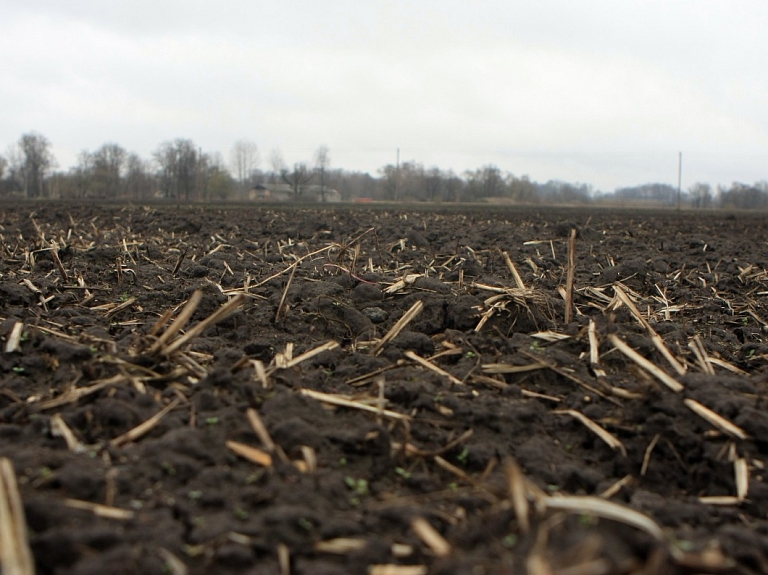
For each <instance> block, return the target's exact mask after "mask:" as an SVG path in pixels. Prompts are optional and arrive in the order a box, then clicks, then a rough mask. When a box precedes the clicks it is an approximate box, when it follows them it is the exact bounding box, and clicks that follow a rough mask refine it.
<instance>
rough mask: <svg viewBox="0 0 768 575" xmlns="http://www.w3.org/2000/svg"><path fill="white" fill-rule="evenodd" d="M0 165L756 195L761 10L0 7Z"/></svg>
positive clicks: (505, 2) (765, 160)
mask: <svg viewBox="0 0 768 575" xmlns="http://www.w3.org/2000/svg"><path fill="white" fill-rule="evenodd" d="M0 21H1V22H2V24H1V26H0V27H1V29H2V30H1V31H0V154H4V153H5V151H6V150H7V149H8V146H9V145H11V144H13V143H14V142H16V141H17V140H18V139H19V137H20V136H21V134H23V133H26V132H29V131H36V132H39V133H41V134H43V135H45V136H46V137H47V138H48V139H49V140H50V141H51V142H52V144H53V149H54V153H55V155H56V157H57V159H58V161H59V165H60V168H62V169H66V168H68V167H70V166H72V165H73V164H75V163H76V158H77V154H78V152H79V151H81V150H83V149H87V150H91V151H93V150H95V149H96V148H98V147H99V146H101V145H102V144H104V143H105V142H116V143H118V144H120V145H121V146H123V147H124V148H126V149H128V150H129V151H133V152H137V153H139V154H140V155H141V156H142V157H145V158H147V159H149V158H150V157H151V154H152V152H153V151H154V150H155V149H156V148H157V147H158V145H159V144H160V143H161V142H163V141H166V140H172V139H175V138H179V137H183V138H190V139H192V140H193V141H194V142H195V143H196V144H197V145H199V146H200V147H202V149H203V150H204V151H207V152H217V151H218V152H221V153H222V154H223V155H224V157H225V158H228V157H229V150H230V149H231V147H232V144H233V143H234V142H235V141H236V140H238V139H241V138H247V139H250V140H253V141H254V142H255V143H256V144H257V145H258V146H259V149H260V153H261V157H262V160H261V167H262V168H265V169H266V168H268V167H269V162H268V158H269V155H270V152H271V150H272V149H273V148H279V149H280V150H281V151H282V153H283V156H284V157H285V159H286V161H287V162H288V163H293V162H296V161H311V159H312V156H313V152H314V150H315V149H316V148H317V147H318V146H319V145H321V144H325V145H327V146H328V147H329V148H330V153H331V162H332V167H339V168H345V169H350V170H363V171H369V172H371V173H372V174H373V175H377V173H378V169H379V168H381V167H382V166H384V165H385V164H387V163H394V162H395V159H396V150H397V148H398V147H399V148H400V157H401V160H403V161H408V160H415V161H417V162H420V163H423V164H424V165H425V166H426V167H432V166H439V167H441V168H444V169H452V170H454V171H455V172H457V173H461V172H463V171H464V170H466V169H474V168H477V167H480V166H482V165H485V164H495V165H497V166H498V167H500V168H501V169H502V170H504V171H509V172H512V173H514V174H516V175H518V176H521V175H524V174H528V175H529V176H530V177H531V178H532V179H534V180H537V181H547V180H550V179H562V180H568V181H572V182H584V183H591V184H593V185H594V186H595V187H596V188H598V189H602V190H612V189H613V188H615V187H617V186H626V185H635V184H640V183H645V182H655V181H660V182H667V183H670V184H673V185H676V184H677V161H678V151H682V153H683V186H684V187H687V186H689V185H691V184H693V183H694V182H696V181H709V182H711V183H713V184H717V183H722V184H730V183H731V182H733V181H741V182H747V183H752V182H754V181H757V180H763V179H768V72H766V63H767V62H768V33H767V32H766V31H768V3H767V2H766V1H765V0H723V1H716V0H679V1H676V0H663V1H656V0H620V1H617V0H606V1H603V0H582V1H576V0H536V1H535V2H534V1H532V0H525V1H521V0H472V1H471V2H470V1H467V0H462V1H454V0H435V1H432V0H410V1H398V0H389V1H383V0H382V1H379V0H326V1H324V2H320V1H318V0H313V1H291V0H271V1H269V2H265V1H255V0H230V1H219V2H211V1H210V0H123V1H122V2H112V1H109V2H107V1H104V0H83V1H78V0H67V1H63V0H24V1H23V2H22V1H20V0H0Z"/></svg>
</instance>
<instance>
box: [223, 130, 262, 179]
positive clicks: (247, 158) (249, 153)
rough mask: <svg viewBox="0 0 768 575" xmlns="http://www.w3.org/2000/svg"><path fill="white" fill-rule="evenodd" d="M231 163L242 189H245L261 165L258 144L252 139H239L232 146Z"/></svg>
mask: <svg viewBox="0 0 768 575" xmlns="http://www.w3.org/2000/svg"><path fill="white" fill-rule="evenodd" d="M230 165H231V166H232V173H234V174H235V178H236V179H237V183H238V184H239V185H240V189H241V191H244V190H245V187H246V186H247V185H248V183H249V180H250V178H251V175H252V174H253V172H254V170H256V168H258V166H259V148H258V146H257V145H256V144H255V143H254V142H252V141H250V140H238V141H237V142H235V145H234V146H232V151H231V156H230ZM219 167H221V166H219Z"/></svg>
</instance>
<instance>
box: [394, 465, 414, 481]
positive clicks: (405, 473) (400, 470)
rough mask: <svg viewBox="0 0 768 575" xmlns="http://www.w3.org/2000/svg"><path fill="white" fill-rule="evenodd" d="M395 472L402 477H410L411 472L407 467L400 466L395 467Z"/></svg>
mask: <svg viewBox="0 0 768 575" xmlns="http://www.w3.org/2000/svg"><path fill="white" fill-rule="evenodd" d="M395 473H397V474H398V475H399V476H400V477H402V478H403V479H410V478H411V472H410V471H408V470H407V469H403V468H402V467H395Z"/></svg>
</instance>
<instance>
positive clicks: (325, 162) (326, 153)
mask: <svg viewBox="0 0 768 575" xmlns="http://www.w3.org/2000/svg"><path fill="white" fill-rule="evenodd" d="M330 166H331V151H330V150H329V149H328V146H326V145H325V144H323V145H322V146H320V147H319V148H317V150H315V171H316V172H317V175H318V177H319V178H320V201H321V202H323V203H325V201H326V192H327V190H326V183H327V176H328V168H330Z"/></svg>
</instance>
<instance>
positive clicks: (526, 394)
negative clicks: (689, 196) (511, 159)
mask: <svg viewBox="0 0 768 575" xmlns="http://www.w3.org/2000/svg"><path fill="white" fill-rule="evenodd" d="M766 238H768V219H766V217H765V216H760V215H755V214H735V215H734V214H731V215H728V214H722V213H719V214H695V213H692V212H690V213H686V212H683V213H682V214H679V213H675V212H670V213H662V212H641V213H630V212H619V211H599V210H592V211H590V210H585V209H579V210H564V209H563V210H552V209H543V208H541V209H533V208H525V209H522V208H521V209H517V210H512V209H509V210H504V209H493V210H490V209H486V210H484V209H478V208H469V209H467V210H465V211H459V210H458V209H454V210H443V211H437V212H428V211H418V210H406V209H403V210H399V209H378V210H377V209H365V210H363V209H346V208H340V209H338V210H325V209H299V208H270V207H253V206H251V207H243V206H241V207H226V208H219V207H210V206H209V207H200V206H182V207H176V206H148V207H147V206H112V205H98V204H95V205H87V204H85V205H83V204H78V205H75V204H71V205H70V204H26V205H24V204H21V205H12V206H8V205H6V206H0V345H2V350H0V351H2V353H0V458H2V459H0V463H2V465H0V472H1V473H0V522H1V524H0V529H1V530H2V531H3V532H4V534H5V537H4V540H3V542H2V543H0V549H1V550H2V551H3V553H2V554H0V559H1V560H2V567H3V573H5V572H6V569H7V570H8V573H11V572H12V571H11V570H10V569H11V568H12V564H13V562H14V561H17V562H19V564H20V565H21V566H22V567H21V568H22V569H23V568H24V567H23V566H24V565H25V564H26V565H29V564H30V563H34V567H35V569H36V572H37V573H56V574H68V575H69V574H72V575H74V574H78V575H84V574H94V575H95V574H103V573H110V574H123V573H125V574H129V573H131V574H132V573H141V574H154V573H157V574H166V573H171V574H173V575H181V574H184V573H190V574H202V573H224V574H229V573H231V574H235V573H238V574H239V573H244V574H245V573H248V574H256V573H265V574H266V573H281V574H289V573H290V574H313V575H317V574H332V573H333V574H336V573H338V574H341V573H352V574H358V573H359V574H365V573H372V574H378V575H382V574H394V575H409V574H422V573H423V574H426V573H434V574H437V573H439V574H450V573H456V574H459V573H473V574H501V573H509V574H511V573H530V574H532V575H539V574H547V573H556V574H561V575H565V574H568V575H576V574H583V575H587V574H592V575H595V574H597V575H599V574H612V573H627V574H653V573H745V574H746V573H766V572H768V520H767V519H768V515H767V514H768V485H766V482H765V478H764V475H765V473H766V470H765V465H766V460H767V459H768V404H767V403H766V390H767V389H768V368H767V366H768V344H766V338H767V337H768V323H767V322H768V271H766V270H768V242H767V241H766ZM569 278H571V279H569ZM571 280H572V281H571ZM16 572H17V573H27V572H29V571H28V570H27V571H16Z"/></svg>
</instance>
